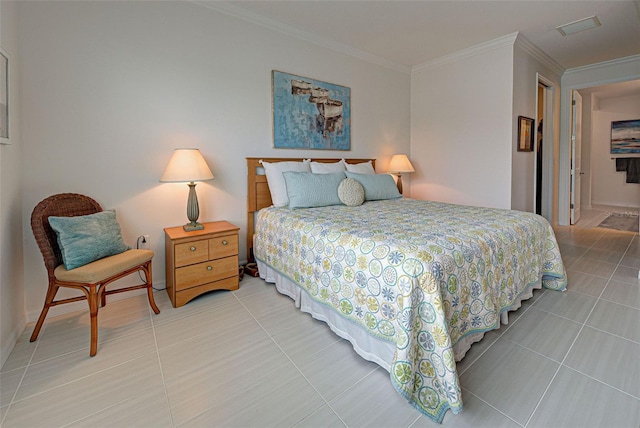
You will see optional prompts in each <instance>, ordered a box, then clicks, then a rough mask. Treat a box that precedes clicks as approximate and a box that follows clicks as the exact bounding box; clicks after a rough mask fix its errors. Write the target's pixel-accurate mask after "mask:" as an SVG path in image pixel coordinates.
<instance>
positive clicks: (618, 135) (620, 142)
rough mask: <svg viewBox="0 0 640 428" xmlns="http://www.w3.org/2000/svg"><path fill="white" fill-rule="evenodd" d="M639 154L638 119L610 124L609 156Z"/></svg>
mask: <svg viewBox="0 0 640 428" xmlns="http://www.w3.org/2000/svg"><path fill="white" fill-rule="evenodd" d="M621 153H640V119H634V120H620V121H617V122H611V154H621Z"/></svg>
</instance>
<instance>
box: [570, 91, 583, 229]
mask: <svg viewBox="0 0 640 428" xmlns="http://www.w3.org/2000/svg"><path fill="white" fill-rule="evenodd" d="M581 156H582V95H580V94H579V93H578V91H572V97H571V207H570V208H571V224H576V223H577V222H578V220H580V180H581V178H582V169H581V167H580V158H581Z"/></svg>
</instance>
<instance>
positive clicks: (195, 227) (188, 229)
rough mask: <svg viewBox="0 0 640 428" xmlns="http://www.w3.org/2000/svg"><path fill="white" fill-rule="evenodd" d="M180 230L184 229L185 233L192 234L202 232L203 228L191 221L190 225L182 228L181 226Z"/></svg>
mask: <svg viewBox="0 0 640 428" xmlns="http://www.w3.org/2000/svg"><path fill="white" fill-rule="evenodd" d="M182 228H183V229H184V231H185V232H192V231H194V230H202V229H204V226H203V225H202V224H201V223H198V222H197V221H193V222H191V223H187V224H185V225H184V226H182Z"/></svg>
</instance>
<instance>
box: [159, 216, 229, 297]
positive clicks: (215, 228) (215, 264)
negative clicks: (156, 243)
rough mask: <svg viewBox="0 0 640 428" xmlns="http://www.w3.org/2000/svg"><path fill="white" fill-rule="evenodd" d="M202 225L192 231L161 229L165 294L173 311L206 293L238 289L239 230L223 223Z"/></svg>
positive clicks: (178, 228)
mask: <svg viewBox="0 0 640 428" xmlns="http://www.w3.org/2000/svg"><path fill="white" fill-rule="evenodd" d="M203 225H204V229H203V230H195V231H192V232H185V230H184V229H183V228H182V226H178V227H169V228H166V229H165V230H164V234H165V235H164V244H165V258H166V259H165V263H166V272H167V294H169V298H170V299H171V303H172V304H173V307H174V308H179V307H180V306H182V305H184V304H185V303H187V302H189V301H190V300H191V299H193V298H194V297H197V296H199V295H201V294H203V293H206V292H207V291H211V290H237V289H238V231H239V230H240V228H239V227H237V226H234V225H233V224H231V223H228V222H226V221H215V222H211V223H203Z"/></svg>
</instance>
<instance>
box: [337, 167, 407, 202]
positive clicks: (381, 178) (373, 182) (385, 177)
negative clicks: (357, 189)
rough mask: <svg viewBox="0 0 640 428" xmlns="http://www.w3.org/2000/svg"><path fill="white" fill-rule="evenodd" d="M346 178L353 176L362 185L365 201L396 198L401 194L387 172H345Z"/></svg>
mask: <svg viewBox="0 0 640 428" xmlns="http://www.w3.org/2000/svg"><path fill="white" fill-rule="evenodd" d="M345 174H346V175H347V178H353V179H354V180H356V181H358V182H359V183H360V184H362V187H364V200H365V201H379V200H382V199H397V198H401V197H402V195H401V194H400V192H398V187H397V186H396V183H395V181H393V177H391V176H390V175H389V174H356V173H354V172H348V171H347V172H345Z"/></svg>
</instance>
